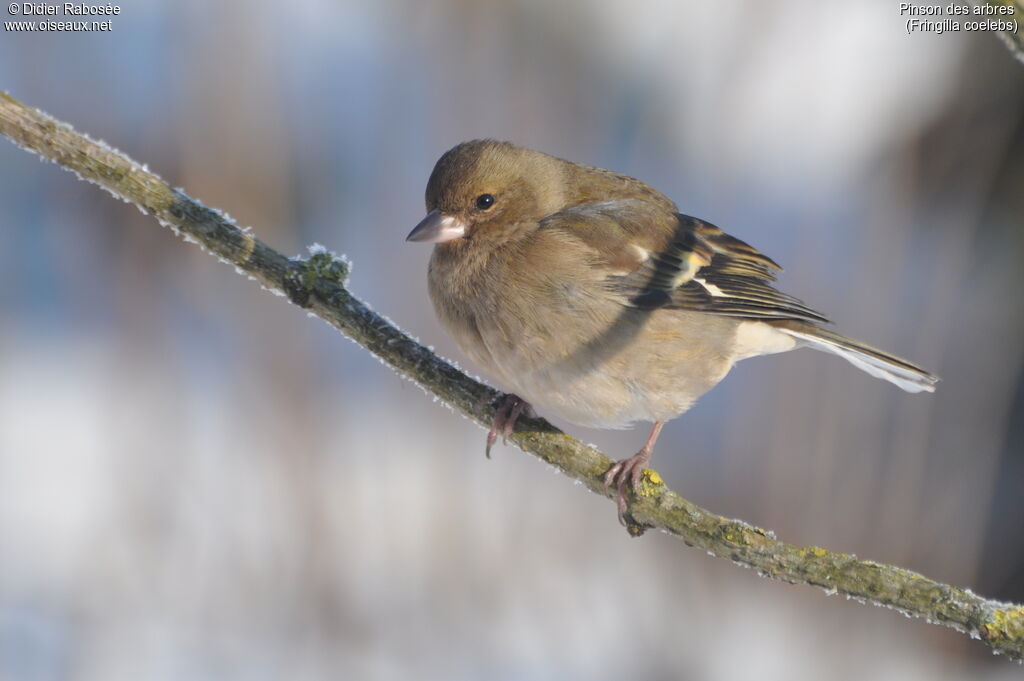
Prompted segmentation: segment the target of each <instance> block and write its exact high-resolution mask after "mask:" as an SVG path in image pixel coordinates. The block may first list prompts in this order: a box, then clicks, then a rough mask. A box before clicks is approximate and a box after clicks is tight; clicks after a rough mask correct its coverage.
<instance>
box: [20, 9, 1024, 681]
mask: <svg viewBox="0 0 1024 681" xmlns="http://www.w3.org/2000/svg"><path fill="white" fill-rule="evenodd" d="M3 18H4V20H8V19H11V18H18V19H21V18H23V17H10V16H9V15H6V14H4V15H3ZM52 18H53V17H51V19H52ZM102 18H103V19H106V18H110V19H111V20H112V31H111V32H108V33H53V34H44V33H16V32H10V31H6V32H4V33H3V34H2V36H0V88H2V89H5V90H7V91H8V92H10V93H11V94H12V95H14V96H15V97H17V98H19V99H21V100H23V101H24V102H26V103H28V104H31V105H34V106H37V107H40V108H42V109H43V110H45V111H48V112H49V113H51V114H52V115H54V116H56V117H58V118H60V119H63V120H66V121H69V122H71V123H72V124H73V125H74V126H75V127H76V128H78V129H79V130H83V131H86V132H88V133H89V134H90V135H92V136H94V137H97V138H101V139H103V140H105V141H106V142H108V143H109V144H111V145H112V146H115V147H117V148H120V149H122V150H123V151H125V152H127V153H128V154H129V155H131V156H132V157H133V158H135V159H136V160H138V161H139V162H142V163H146V164H148V166H149V167H150V168H151V169H153V170H154V171H155V172H157V173H159V174H160V175H162V176H163V177H164V178H166V179H167V180H168V181H170V182H171V183H172V184H173V185H175V186H181V187H183V188H184V189H185V190H186V191H187V192H189V193H190V194H191V195H192V196H194V197H197V198H199V199H201V200H202V201H204V202H206V203H207V204H209V205H212V206H216V207H218V208H221V209H223V210H225V211H228V212H230V213H231V215H232V216H234V217H235V218H236V219H237V220H238V221H239V222H240V223H241V224H244V225H251V226H252V227H253V228H254V229H255V230H256V232H257V233H258V234H259V235H260V236H261V237H262V238H264V239H265V240H266V241H268V242H269V243H270V244H271V245H272V246H274V247H276V248H278V249H279V250H281V251H283V252H285V253H288V254H302V253H305V251H306V246H307V245H309V244H311V243H313V242H320V243H322V244H324V245H326V246H327V247H328V248H330V249H332V250H335V251H338V252H343V253H345V254H347V255H348V256H349V257H350V258H351V259H352V260H353V262H354V271H353V275H352V279H351V287H352V289H353V290H354V291H355V292H356V293H357V294H358V295H360V296H362V297H364V298H365V299H366V300H367V301H368V302H370V303H371V304H372V305H373V307H374V308H375V309H376V310H378V311H380V312H382V313H384V314H386V315H387V316H388V317H389V318H391V319H393V320H395V321H396V322H397V323H398V324H399V325H400V326H402V327H403V328H405V329H406V330H408V331H409V332H411V333H413V334H414V335H416V336H417V337H419V338H420V339H422V340H423V341H424V342H425V343H428V344H430V345H433V346H435V347H436V348H437V349H438V350H439V352H441V353H442V354H444V355H445V356H448V357H451V358H453V359H455V360H456V361H459V362H460V363H461V364H462V365H463V366H465V365H466V364H467V362H466V361H465V360H464V358H463V357H462V356H461V355H460V354H459V353H458V351H457V350H456V349H455V348H454V346H453V344H452V343H451V342H450V341H449V339H448V338H447V337H446V335H445V334H444V333H443V332H442V330H441V329H440V327H439V326H438V324H437V322H436V321H435V319H434V316H433V311H432V309H431V306H430V303H429V300H428V297H427V293H426V287H425V281H426V265H427V260H428V258H429V248H427V247H424V246H422V245H415V244H406V243H404V241H403V239H404V237H405V235H406V233H407V232H408V231H409V229H411V227H412V226H413V225H415V224H416V222H417V221H418V220H419V219H420V218H421V217H422V214H423V210H424V208H423V199H422V196H423V189H424V186H425V183H426V180H427V177H428V175H429V173H430V170H431V168H432V167H433V163H434V161H435V160H436V159H437V157H438V156H439V155H440V154H441V153H442V152H443V151H445V150H446V149H448V148H449V147H450V146H452V145H454V144H455V143H457V142H459V141H462V140H465V139H471V138H476V137H485V136H486V137H496V138H499V139H510V140H513V141H516V142H518V143H520V144H523V145H526V146H531V147H534V148H537V149H542V150H544V151H548V152H550V153H553V154H555V155H558V156H562V157H565V158H569V159H572V160H576V161H580V162H584V163H588V164H592V165H598V166H603V167H608V168H613V169H615V170H618V171H621V172H626V173H629V174H632V175H635V176H637V177H640V178H642V179H644V180H645V181H647V182H649V183H651V184H653V185H654V186H656V187H658V188H659V189H661V190H662V191H664V192H665V193H666V194H668V195H669V196H671V197H673V198H674V199H675V200H676V201H677V202H678V203H679V205H680V208H681V209H682V210H683V211H684V212H686V213H690V214H693V215H697V216H700V217H703V218H705V219H707V220H709V221H711V222H713V223H715V224H717V225H719V226H721V227H723V228H725V229H726V230H727V231H729V232H730V233H732V234H734V235H736V236H738V237H740V238H742V239H744V240H747V241H749V242H750V243H752V244H753V245H755V246H756V247H759V248H761V249H762V250H764V251H765V252H766V253H767V254H768V255H770V256H771V257H773V258H775V259H776V260H778V261H779V262H780V263H781V264H782V265H783V266H784V267H786V268H787V272H786V273H785V274H784V275H783V277H782V279H781V287H782V288H783V290H785V291H788V292H790V293H793V294H795V295H797V296H798V297H800V298H802V299H804V300H805V301H807V302H808V303H809V304H810V305H812V306H813V307H815V308H817V309H820V310H823V311H825V312H826V313H828V314H829V315H830V317H831V318H832V319H834V320H835V321H836V322H837V328H838V329H840V330H842V331H843V332H845V333H848V334H850V335H852V336H855V337H857V338H861V339H863V340H865V341H868V342H870V343H873V344H876V345H878V346H880V347H882V348H885V349H887V350H889V351H892V352H894V353H897V354H900V355H904V356H906V357H909V358H911V359H912V360H914V361H915V362H918V363H920V364H921V365H923V366H925V367H927V368H929V369H931V370H933V371H935V372H936V373H938V374H939V375H941V376H942V377H943V379H944V380H943V382H942V383H941V385H940V387H939V390H938V392H937V393H936V394H935V395H931V396H929V395H908V394H905V393H903V392H901V391H899V390H898V389H896V388H895V387H893V386H891V385H889V384H887V383H884V382H882V381H878V380H875V379H872V378H871V377H869V376H867V375H865V374H862V373H860V372H858V371H856V370H855V369H853V368H852V367H850V366H848V365H847V364H846V363H844V362H841V361H839V360H838V359H836V358H834V357H829V356H826V355H825V354H821V353H812V352H799V353H790V354H788V355H783V356H775V357H771V358H766V359H753V360H748V361H747V362H743V363H742V364H741V365H740V366H738V367H737V368H736V369H735V370H734V371H733V373H732V374H731V375H730V377H729V378H728V379H727V380H726V381H724V382H723V383H722V385H720V386H719V387H718V388H717V389H716V390H714V391H713V392H711V393H709V394H708V395H707V396H705V397H704V399H703V400H702V401H701V402H700V403H699V404H698V405H697V406H696V407H695V408H694V409H693V410H692V411H690V412H689V413H688V414H686V415H685V416H683V417H682V418H680V419H678V420H677V421H674V422H672V423H671V424H670V425H669V426H668V427H667V429H666V431H665V434H664V435H663V437H662V440H661V441H660V442H659V446H658V451H657V456H656V458H655V465H656V467H657V468H658V469H659V471H660V472H661V473H662V474H663V476H664V477H665V478H666V480H667V481H668V483H669V484H670V485H671V486H672V487H674V488H675V489H677V490H679V491H680V492H681V493H682V494H684V495H686V496H688V497H689V498H691V499H693V500H694V501H696V502H697V503H699V504H702V505H704V506H707V507H708V508H710V509H712V510H714V511H716V512H718V513H722V514H725V515H727V516H733V517H739V518H743V519H745V520H747V521H749V522H752V523H755V524H758V525H761V526H764V527H769V528H772V529H774V530H775V531H776V532H777V533H778V535H779V536H780V537H782V538H784V539H786V540H788V541H792V542H797V543H803V544H816V545H821V546H825V547H828V548H831V549H835V550H840V551H844V552H850V553H856V554H857V555H859V556H862V557H864V558H871V559H874V560H877V561H883V562H891V563H896V564H898V565H901V566H903V567H906V568H909V569H912V570H916V571H920V572H923V573H925V574H926V575H928V576H930V577H933V578H936V579H939V580H943V581H947V582H951V583H954V584H957V585H961V586H965V587H970V588H971V589H973V590H975V591H977V592H980V593H982V594H984V595H986V596H990V597H996V598H1000V599H1007V600H1016V601H1018V602H1019V601H1021V600H1024V500H1022V496H1024V380H1022V360H1024V304H1022V303H1021V294H1022V292H1024V269H1022V267H1021V258H1022V256H1024V232H1022V227H1024V191H1022V186H1024V66H1022V64H1020V63H1018V62H1015V61H1014V60H1013V58H1012V56H1011V55H1010V54H1009V53H1008V51H1007V50H1006V48H1005V47H1004V46H1003V45H1002V44H1001V43H1000V42H999V41H998V40H997V39H996V38H995V37H994V36H991V35H987V34H969V33H959V34H956V33H947V34H943V35H934V34H915V35H907V34H906V33H905V25H904V22H905V18H903V17H901V16H900V15H899V10H898V6H897V4H896V3H889V2H871V3H850V2H847V3H842V4H838V3H819V2H814V1H812V0H800V1H797V2H785V3H783V2H777V1H776V2H764V1H763V0H745V1H743V2H735V3H711V2H704V3H675V2H670V1H669V0H663V1H658V2H655V1H652V2H647V3H613V2H603V3H590V2H583V1H582V0H570V1H567V2H562V3H550V2H538V1H536V0H515V1H509V2H503V3H500V4H499V3H488V2H477V1H476V0H446V1H443V2H434V3H422V2H415V1H414V0H379V1H376V2H369V1H366V2H329V1H327V0H303V1H300V2H293V3H289V4H288V5H287V8H286V6H285V5H284V4H282V3H271V2H266V1H265V0H256V1H248V2H241V0H231V1H229V0H223V1H221V2H216V3H207V2H200V1H198V0H184V1H182V0H179V1H177V2H157V1H147V2H144V1H137V2H131V3H127V4H125V5H122V10H121V14H120V15H119V16H115V17H102ZM56 19H61V17H56ZM0 178H2V181H0V206H2V216H0V679H3V680H4V681H6V680H8V679H14V680H18V681H21V680H44V679H104V680H106V679H142V678H145V679H270V678H289V679H326V678H345V679H409V678H424V679H507V680H514V679H531V680H534V679H598V678H616V679H622V678H629V679H634V678H635V679H743V678H751V677H752V676H754V675H756V676H757V677H758V678H760V679H799V678H813V679H820V678H823V677H826V678H831V679H860V678H872V679H1004V678H1005V679H1008V678H1017V677H1018V675H1019V674H1020V667H1019V666H1017V665H1015V664H1012V663H1010V662H1008V661H1007V660H1005V659H1004V658H994V657H993V656H992V655H991V654H990V653H989V651H988V648H987V647H985V646H983V645H981V644H979V643H977V642H973V641H970V640H968V639H967V638H966V637H964V636H961V635H959V634H956V633H954V632H952V631H950V630H946V629H942V628H939V627H935V626H930V625H928V624H925V623H923V622H919V621H912V620H908V619H906V618H903V617H900V616H899V615H897V614H895V613H891V612H883V611H881V610H877V609H875V608H868V607H864V606H861V605H858V604H855V603H848V602H846V601H845V600H844V599H842V598H837V597H832V598H829V597H827V596H826V595H824V594H823V593H822V592H820V591H818V590H816V589H810V588H807V587H794V586H787V585H783V584H780V583H775V582H771V581H767V580H763V579H759V578H757V577H756V576H755V575H754V574H753V573H751V572H749V571H746V570H741V569H737V568H736V567H735V566H733V565H731V564H729V563H728V562H727V561H723V560H720V559H712V558H709V557H708V556H706V555H704V553H703V552H700V551H698V550H694V549H688V548H686V547H685V546H683V545H682V544H681V543H680V542H678V541H675V540H672V539H670V538H668V537H666V536H664V535H660V534H657V533H654V534H649V535H647V536H645V537H643V538H642V539H639V540H633V539H630V538H629V537H628V536H627V535H626V533H625V531H624V530H623V529H622V528H621V527H620V526H619V525H618V523H617V522H616V520H615V511H614V507H613V505H612V504H611V503H609V502H608V501H607V500H604V499H601V498H599V497H597V496H594V495H592V494H588V493H585V492H584V491H583V490H582V488H580V487H577V486H574V485H572V484H570V482H569V481H568V480H567V479H566V478H564V477H562V476H560V475H556V474H552V470H551V469H549V468H546V467H545V466H544V465H541V464H539V463H538V462H537V461H536V460H534V459H532V458H531V457H528V456H526V455H524V454H522V453H521V452H518V451H517V450H514V449H512V448H509V447H504V448H501V447H500V448H498V449H497V450H496V456H495V458H494V459H493V460H491V461H487V460H485V458H484V456H483V444H484V433H483V431H481V430H480V429H478V428H477V427H475V426H474V425H472V424H471V423H469V422H468V421H466V420H465V419H462V418H459V417H458V416H455V415H453V414H452V413H451V412H450V411H448V410H447V409H445V408H443V407H442V406H441V405H439V404H436V403H434V402H432V400H430V399H429V398H427V397H425V396H424V395H423V394H422V393H421V391H420V390H418V389H417V388H415V387H413V386H412V385H411V384H408V383H406V382H405V381H403V380H402V379H400V378H398V377H397V376H395V375H394V374H393V373H391V372H390V371H389V370H387V369H386V368H384V367H382V366H381V365H380V364H379V363H378V362H377V361H375V360H374V359H372V358H371V357H370V356H369V355H368V354H367V353H366V352H365V351H363V350H361V349H360V348H358V347H356V346H354V345H352V344H350V343H348V342H346V341H345V340H344V339H343V338H342V337H341V336H339V335H338V334H337V333H336V332H334V331H333V330H332V329H331V328H329V327H328V326H327V325H325V324H323V323H321V322H319V321H316V320H313V319H308V318H307V317H306V315H305V314H304V313H303V312H302V311H300V310H298V309H296V308H294V307H292V306H290V305H287V304H285V303H284V301H283V300H281V299H277V298H274V297H273V296H271V295H268V294H267V293H266V292H264V291H262V290H261V289H260V288H259V287H258V286H256V285H254V284H253V283H252V282H250V281H247V280H246V279H245V278H244V277H240V276H238V275H237V274H235V272H234V271H233V270H232V268H230V267H225V266H223V265H222V264H220V263H218V262H217V261H216V260H215V259H213V258H210V257H209V256H207V255H205V254H203V253H201V252H200V251H199V250H198V249H196V248H195V247H193V246H190V245H187V244H184V243H182V242H181V241H179V240H178V239H177V238H175V237H174V235H173V234H171V232H170V231H168V230H165V229H161V228H159V227H158V226H157V225H156V224H155V223H154V222H153V221H151V220H150V219H147V218H146V217H144V216H142V215H140V213H139V212H138V211H137V210H135V209H134V208H133V207H131V206H128V205H126V204H123V203H121V202H119V201H114V200H111V198H110V196H108V195H107V194H106V193H104V192H101V191H98V190H97V188H96V187H94V186H91V185H87V184H85V183H82V182H79V181H77V180H76V179H75V178H74V176H72V175H71V174H69V173H66V172H63V171H62V170H60V169H58V168H57V167H55V166H53V165H51V164H41V163H39V162H38V160H37V159H36V158H34V157H33V156H31V155H29V154H26V153H25V152H23V151H21V150H19V149H17V148H16V147H14V146H13V145H11V144H9V143H8V142H6V141H0ZM469 368H470V369H472V367H469ZM559 425H561V426H563V427H566V428H567V429H568V430H569V432H571V433H573V434H575V435H577V436H579V437H580V438H582V439H584V440H585V441H588V442H593V443H595V444H597V445H598V446H599V447H601V448H602V449H603V450H604V451H605V452H607V453H608V454H609V455H610V456H613V457H622V456H627V455H629V454H632V453H633V452H635V451H636V449H637V448H638V447H639V446H640V444H641V443H642V441H643V439H644V437H645V435H646V430H645V429H643V428H641V429H638V430H636V431H622V432H618V431H616V432H610V431H609V432H603V431H589V430H586V429H581V428H578V427H574V426H568V425H567V424H564V423H559ZM644 428H645V427H644Z"/></svg>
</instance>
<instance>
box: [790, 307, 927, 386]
mask: <svg viewBox="0 0 1024 681" xmlns="http://www.w3.org/2000/svg"><path fill="white" fill-rule="evenodd" d="M772 326H774V327H775V328H777V329H778V330H779V331H781V332H783V333H785V334H787V335H790V336H792V337H794V338H796V339H797V340H798V341H799V342H800V344H801V345H803V346H804V347H809V348H814V349H815V350H821V351H824V352H831V353H832V354H835V355H839V356H840V357H842V358H843V359H845V360H846V361H847V362H849V363H850V364H852V365H853V366H855V367H857V368H858V369H860V370H861V371H864V372H866V373H869V374H871V375H872V376H874V377H875V378H881V379H884V380H886V381H889V382H890V383H894V384H895V385H897V386H899V387H900V388H902V389H903V390H906V391H907V392H911V393H917V392H921V391H924V392H935V384H936V383H938V382H939V377H938V376H936V375H935V374H932V373H930V372H928V371H925V370H924V369H922V368H921V367H919V366H917V365H916V364H912V363H911V362H908V361H907V360H905V359H902V358H900V357H896V356H895V355H890V354H889V353H887V352H882V351H881V350H879V349H877V348H873V347H871V346H870V345H866V344H864V343H861V342H860V341H855V340H853V339H852V338H847V337H846V336H842V335H840V334H838V333H834V332H832V331H828V330H827V329H822V328H821V327H818V326H815V325H813V324H808V323H806V322H797V321H785V322H775V323H773V324H772Z"/></svg>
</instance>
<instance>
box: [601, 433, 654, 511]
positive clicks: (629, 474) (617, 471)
mask: <svg viewBox="0 0 1024 681" xmlns="http://www.w3.org/2000/svg"><path fill="white" fill-rule="evenodd" d="M650 461H651V453H650V452H649V451H647V450H646V448H645V449H641V450H640V451H639V452H637V453H636V454H634V455H633V456H631V457H629V458H628V459H623V460H621V461H618V462H617V463H615V465H613V466H612V467H611V468H609V469H608V472H607V473H605V474H604V486H605V487H613V486H614V487H615V489H616V490H617V492H618V493H617V494H616V496H615V505H616V507H617V508H618V510H619V522H620V523H622V524H623V525H625V526H627V527H628V523H627V522H626V511H627V510H628V505H627V503H626V488H627V486H628V488H629V489H631V490H634V491H635V490H636V488H637V485H639V484H640V477H641V476H642V475H643V473H644V466H646V465H647V464H648V463H650Z"/></svg>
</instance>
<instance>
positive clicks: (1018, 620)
mask: <svg viewBox="0 0 1024 681" xmlns="http://www.w3.org/2000/svg"><path fill="white" fill-rule="evenodd" d="M981 626H982V629H983V630H984V631H983V632H982V633H983V634H987V635H986V636H985V638H986V639H988V640H992V639H994V638H1001V639H1004V640H1007V641H1021V640H1024V608H1012V609H1007V610H1003V609H999V610H993V611H992V617H991V619H990V620H989V621H988V622H986V623H985V624H983V625H981Z"/></svg>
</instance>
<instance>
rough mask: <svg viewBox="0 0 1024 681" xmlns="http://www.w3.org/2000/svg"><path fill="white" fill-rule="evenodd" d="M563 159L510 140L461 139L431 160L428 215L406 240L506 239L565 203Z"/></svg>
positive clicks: (427, 199)
mask: <svg viewBox="0 0 1024 681" xmlns="http://www.w3.org/2000/svg"><path fill="white" fill-rule="evenodd" d="M566 165H568V164H567V162H566V161H562V160H561V159H558V158H555V157H554V156H549V155H547V154H543V153H541V152H538V151H531V150H529V149H523V148H522V147H517V146H516V145H514V144H512V143H510V142H497V141H495V140H474V141H472V142H463V143H462V144H459V145H457V146H455V147H453V148H452V149H449V150H448V151H447V152H445V154H444V155H443V156H442V157H441V158H440V159H439V160H438V162H437V164H436V165H435V166H434V171H433V172H432V173H431V174H430V180H429V181H428V182H427V192H426V203H427V211H428V212H427V216H426V217H425V218H423V220H422V221H421V222H420V223H419V224H418V225H416V227H415V229H413V230H412V232H410V233H409V236H408V237H406V240H407V241H423V242H430V243H443V242H448V241H453V240H455V239H471V240H480V241H487V242H495V243H501V242H504V241H507V240H509V239H511V238H513V237H514V235H515V234H517V233H520V232H522V231H524V229H532V228H534V227H535V226H536V224H537V223H538V222H539V221H540V220H541V219H543V218H544V217H545V216H547V215H551V214H552V213H556V212H558V211H559V210H561V208H562V207H564V203H565V196H564V194H565V190H564V188H565V182H566V179H565V166H566Z"/></svg>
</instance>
